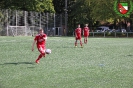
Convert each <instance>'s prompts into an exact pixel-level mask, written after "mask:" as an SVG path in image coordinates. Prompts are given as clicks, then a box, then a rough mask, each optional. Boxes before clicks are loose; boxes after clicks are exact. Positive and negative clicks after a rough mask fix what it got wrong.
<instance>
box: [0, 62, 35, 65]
mask: <svg viewBox="0 0 133 88" xmlns="http://www.w3.org/2000/svg"><path fill="white" fill-rule="evenodd" d="M10 64H11V65H20V64H31V65H34V64H35V62H17V63H14V62H13V63H4V64H0V65H10Z"/></svg>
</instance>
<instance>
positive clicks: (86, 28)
mask: <svg viewBox="0 0 133 88" xmlns="http://www.w3.org/2000/svg"><path fill="white" fill-rule="evenodd" d="M89 31H90V29H89V27H88V24H85V27H84V29H83V35H84V43H85V44H87V42H88V36H89Z"/></svg>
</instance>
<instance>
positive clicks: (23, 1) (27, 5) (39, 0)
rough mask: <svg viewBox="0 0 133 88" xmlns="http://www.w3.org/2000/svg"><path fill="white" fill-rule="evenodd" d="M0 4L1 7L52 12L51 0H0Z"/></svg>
mask: <svg viewBox="0 0 133 88" xmlns="http://www.w3.org/2000/svg"><path fill="white" fill-rule="evenodd" d="M0 5H1V6H0V8H2V9H15V10H26V11H41V12H44V11H48V12H54V7H53V3H52V0H17V1H16V0H2V1H0Z"/></svg>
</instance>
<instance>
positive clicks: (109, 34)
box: [90, 32, 133, 37]
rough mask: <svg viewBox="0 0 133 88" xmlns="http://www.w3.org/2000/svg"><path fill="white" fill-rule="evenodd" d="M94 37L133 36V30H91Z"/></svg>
mask: <svg viewBox="0 0 133 88" xmlns="http://www.w3.org/2000/svg"><path fill="white" fill-rule="evenodd" d="M90 36H92V37H133V32H124V33H122V32H112V33H109V32H90Z"/></svg>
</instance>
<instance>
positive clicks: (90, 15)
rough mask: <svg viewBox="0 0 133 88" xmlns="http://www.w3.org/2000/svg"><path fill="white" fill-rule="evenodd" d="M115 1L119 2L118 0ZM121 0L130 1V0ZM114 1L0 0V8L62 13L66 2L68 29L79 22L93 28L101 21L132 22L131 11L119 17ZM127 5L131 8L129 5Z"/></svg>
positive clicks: (132, 14)
mask: <svg viewBox="0 0 133 88" xmlns="http://www.w3.org/2000/svg"><path fill="white" fill-rule="evenodd" d="M117 1H118V2H120V0H117ZM121 1H126V2H128V3H130V0H121ZM115 2H116V0H67V3H66V2H65V0H0V9H12V10H24V11H37V12H50V13H57V14H64V13H65V10H66V7H65V4H67V14H68V27H69V30H70V31H71V30H72V29H74V28H75V27H76V25H77V24H79V23H80V24H86V23H88V24H89V26H91V27H93V28H95V27H96V26H98V25H100V22H103V21H104V23H112V24H115V26H116V24H119V22H121V21H123V20H124V21H125V22H127V21H130V22H131V24H133V22H132V21H133V11H132V12H131V14H130V15H129V16H126V17H121V16H120V15H118V14H117V13H116V12H115V10H114V3H115ZM132 2H133V0H132ZM129 7H130V8H131V6H129ZM116 8H117V7H116ZM115 26H114V27H115Z"/></svg>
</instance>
